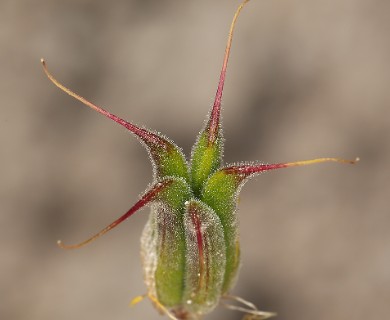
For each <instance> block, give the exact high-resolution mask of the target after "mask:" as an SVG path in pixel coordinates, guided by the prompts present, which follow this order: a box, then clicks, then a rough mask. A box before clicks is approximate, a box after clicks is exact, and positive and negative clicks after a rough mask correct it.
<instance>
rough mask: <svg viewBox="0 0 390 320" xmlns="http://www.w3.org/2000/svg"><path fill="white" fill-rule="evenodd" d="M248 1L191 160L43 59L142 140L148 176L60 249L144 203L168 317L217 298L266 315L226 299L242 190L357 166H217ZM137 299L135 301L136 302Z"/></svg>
mask: <svg viewBox="0 0 390 320" xmlns="http://www.w3.org/2000/svg"><path fill="white" fill-rule="evenodd" d="M248 1H249V0H245V1H244V2H243V3H242V4H241V5H240V6H239V8H238V9H237V11H236V13H235V15H234V18H233V22H232V24H231V28H230V32H229V36H228V41H227V45H226V51H225V56H224V60H223V65H222V70H221V75H220V79H219V84H218V88H217V92H216V96H215V101H214V105H213V106H212V109H211V111H210V113H209V116H208V118H207V120H206V123H205V125H204V127H203V129H202V130H201V132H200V134H199V136H198V137H197V139H196V142H195V144H194V147H193V148H192V152H191V159H190V161H189V162H187V160H186V158H185V156H184V154H183V152H182V151H181V149H180V148H179V147H178V146H177V145H176V144H175V143H174V142H172V141H171V140H169V139H168V138H166V137H164V136H163V135H161V134H160V133H156V132H153V131H151V130H147V129H144V128H141V127H138V126H136V125H134V124H132V123H130V122H128V121H125V120H123V119H121V118H119V117H117V116H115V115H113V114H111V113H110V112H108V111H106V110H104V109H103V108H101V107H99V106H97V105H95V104H93V103H92V102H90V101H88V100H86V99H85V98H83V97H81V96H80V95H78V94H76V93H74V92H73V91H71V90H70V89H68V88H66V87H65V86H63V85H62V84H61V83H60V82H58V81H57V80H56V79H55V78H54V77H53V76H52V75H51V73H49V71H48V69H47V67H46V64H45V62H44V60H43V59H42V64H43V67H44V71H45V73H46V75H47V76H48V77H49V79H50V80H51V81H52V82H53V83H54V84H55V85H56V86H57V87H59V88H60V89H61V90H63V91H64V92H66V93H67V94H69V95H71V96H72V97H74V98H76V99H77V100H79V101H81V102H82V103H84V104H85V105H86V106H88V107H90V108H92V109H94V110H95V111H97V112H99V113H101V114H103V115H104V116H106V117H108V118H110V119H112V120H113V121H115V122H117V123H118V124H120V125H122V126H124V127H125V128H126V129H127V130H129V131H130V132H131V133H132V134H134V135H135V136H136V137H138V138H139V139H140V140H141V142H142V144H143V145H144V146H145V148H146V149H147V151H148V153H149V155H150V158H151V161H152V163H153V172H154V182H153V184H152V186H151V187H150V188H149V189H147V190H146V191H145V193H144V195H143V196H142V197H141V199H140V200H139V201H138V202H136V203H135V204H134V205H133V206H132V207H131V208H130V209H129V210H128V211H127V212H126V213H125V214H124V215H122V216H121V217H120V218H118V219H117V220H116V221H114V222H113V223H111V224H110V225H109V226H107V227H106V228H104V229H103V230H102V231H100V232H99V233H98V234H96V235H95V236H93V237H91V238H89V239H87V240H85V241H84V242H82V243H80V244H77V245H70V246H69V245H64V244H62V242H60V241H59V243H58V244H59V246H60V247H62V248H66V249H71V248H80V247H81V246H83V245H85V244H87V243H89V242H91V241H93V240H95V239H96V238H98V237H99V236H101V235H103V234H104V233H106V232H108V231H109V230H111V229H112V228H114V227H115V226H117V225H118V224H120V223H121V222H122V221H124V220H126V219H127V218H128V217H130V216H131V215H132V214H133V213H135V212H136V211H137V210H139V209H140V208H142V207H144V206H146V205H150V206H151V213H150V216H149V220H148V222H147V224H146V226H145V229H144V231H143V234H142V238H141V256H142V262H143V269H144V278H145V283H146V286H147V288H148V293H147V296H148V297H149V298H150V300H151V301H152V302H153V304H154V305H155V307H156V308H157V309H158V310H159V311H161V312H163V313H165V314H166V315H168V316H169V317H170V318H171V319H198V318H200V317H201V316H202V315H204V314H207V313H209V312H210V311H212V310H213V309H214V308H215V307H216V306H217V305H218V303H219V302H220V300H221V298H224V299H226V300H234V301H235V302H236V303H240V304H241V305H242V306H234V305H230V304H226V305H227V307H228V308H230V309H233V310H239V311H243V312H246V313H247V314H248V315H247V319H266V318H268V317H270V316H272V315H273V314H272V313H268V312H262V311H259V310H258V309H257V308H256V307H255V306H254V305H253V304H251V303H249V302H247V301H245V300H243V299H241V298H238V297H234V296H230V295H229V292H230V290H231V289H232V288H233V286H234V284H235V282H236V279H237V274H238V270H239V266H240V245H239V234H238V222H237V212H236V207H237V198H238V194H239V192H240V190H241V187H242V186H243V185H244V184H245V182H246V181H248V180H249V179H250V178H252V177H253V176H255V175H258V174H259V173H261V172H263V171H268V170H273V169H280V168H287V167H292V166H302V165H308V164H314V163H320V162H329V161H333V162H341V163H354V162H355V161H356V160H354V161H349V160H343V159H337V158H319V159H314V160H306V161H297V162H287V163H277V164H261V163H251V164H248V163H242V164H235V165H223V164H222V154H223V134H222V126H221V123H220V112H221V100H222V92H223V86H224V81H225V75H226V69H227V64H228V59H229V54H230V47H231V43H232V38H233V31H234V26H235V23H236V19H237V17H238V15H239V13H240V11H241V9H242V8H243V6H244V5H245V4H246V3H247V2H248ZM139 300H140V298H139V297H137V298H136V299H135V300H134V302H138V301H139Z"/></svg>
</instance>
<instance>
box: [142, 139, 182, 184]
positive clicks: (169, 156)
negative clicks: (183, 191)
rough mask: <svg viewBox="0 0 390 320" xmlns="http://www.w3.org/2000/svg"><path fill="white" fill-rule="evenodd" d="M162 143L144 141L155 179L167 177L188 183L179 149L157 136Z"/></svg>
mask: <svg viewBox="0 0 390 320" xmlns="http://www.w3.org/2000/svg"><path fill="white" fill-rule="evenodd" d="M158 137H159V138H160V139H162V140H161V141H162V142H163V143H160V144H157V143H151V142H149V141H144V140H143V142H144V145H145V146H146V148H147V150H148V151H149V154H150V157H151V160H152V163H153V172H154V176H155V179H161V178H164V177H168V176H173V177H181V178H184V179H185V180H186V181H187V182H189V176H188V166H187V161H186V160H185V157H184V154H183V152H182V151H181V149H180V148H179V147H178V146H177V145H176V144H175V143H173V142H172V141H170V140H168V139H166V138H164V137H163V136H161V135H158Z"/></svg>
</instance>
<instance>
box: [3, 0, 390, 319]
mask: <svg viewBox="0 0 390 320" xmlns="http://www.w3.org/2000/svg"><path fill="white" fill-rule="evenodd" d="M237 5H238V1H226V0H208V1H205V0H198V1H173V0H171V1H149V0H125V1H124V0H119V1H97V0H78V1H75V0H74V1H58V0H54V1H53V0H50V1H48V0H36V1H27V0H22V1H13V0H2V1H1V2H0V57H1V60H0V70H1V73H0V99H1V116H0V148H1V154H0V170H1V172H0V176H1V180H0V223H1V225H0V226H1V231H0V297H1V298H0V319H3V320H21V319H28V320H49V319H56V320H65V319H66V320H69V319H94V320H102V319H116V320H119V319H123V320H125V319H126V320H127V319H160V316H159V315H158V314H157V313H156V311H155V310H154V309H153V308H152V307H151V305H150V304H149V303H148V302H143V303H141V304H140V305H138V306H136V307H135V308H128V307H127V304H128V302H129V301H130V300H131V298H132V297H134V296H135V295H138V294H142V293H144V292H145V286H144V284H143V281H142V269H141V266H140V258H139V237H140V235H141V232H142V228H143V225H144V224H145V221H146V219H147V215H148V210H143V211H142V212H139V213H138V214H136V215H135V216H133V217H132V218H131V219H130V220H129V221H127V222H126V223H125V224H123V225H122V226H121V227H119V228H118V229H117V230H115V231H114V232H112V233H111V234H108V235H106V236H104V238H101V239H99V240H98V241H96V242H95V243H94V244H92V245H90V246H88V247H85V248H83V249H81V250H78V251H62V250H60V249H58V248H57V246H56V241H57V239H62V240H64V241H65V242H68V243H72V242H77V241H81V240H83V239H84V238H85V237H87V236H89V235H91V234H92V233H94V232H96V231H98V230H99V229H100V228H102V227H103V226H105V225H106V224H108V223H109V222H111V221H112V220H114V219H115V218H116V217H118V216H119V215H120V214H122V213H123V212H125V211H126V210H127V209H128V208H129V207H130V206H131V205H132V204H133V203H134V202H135V201H136V200H137V199H138V195H139V194H141V193H142V192H143V190H144V189H145V188H146V186H147V185H148V184H149V183H150V182H151V181H152V170H151V166H150V164H149V161H148V158H147V155H146V152H145V151H144V150H143V149H142V147H141V146H140V144H139V143H138V142H137V140H136V139H135V138H134V137H132V136H130V135H129V134H127V133H126V132H125V130H123V129H122V128H120V127H119V126H117V125H115V124H114V123H112V122H110V121H108V120H106V119H104V118H103V117H101V116H99V115H97V114H95V113H93V112H92V111H90V110H89V109H87V108H85V107H83V106H81V104H80V103H78V102H77V101H75V100H74V99H72V98H70V97H68V96H66V95H65V94H63V93H62V92H60V91H59V90H57V89H56V88H55V87H54V86H53V85H52V84H51V83H50V82H49V81H48V80H47V79H46V78H45V76H44V74H43V72H42V70H41V66H40V63H39V59H40V58H41V57H44V58H46V60H47V62H48V65H49V67H50V69H51V70H52V72H53V73H54V74H55V75H56V76H57V77H58V78H59V79H61V81H63V82H64V83H65V84H67V85H68V86H69V87H71V88H74V89H75V90H76V91H77V92H79V93H81V94H82V95H84V96H86V97H88V98H90V99H91V100H92V101H94V102H96V103H98V104H100V105H103V106H106V107H108V108H109V110H110V111H112V112H113V113H115V114H118V115H120V116H122V117H124V118H125V119H128V120H131V121H134V122H135V123H137V124H145V125H146V126H148V127H150V128H153V129H156V130H159V131H161V132H163V133H165V134H166V135H168V136H169V137H171V138H172V139H173V140H175V141H176V142H177V143H178V144H179V145H180V146H182V147H183V148H184V151H185V153H186V154H187V155H188V154H189V153H190V150H191V145H192V143H193V142H194V139H195V136H196V134H197V132H198V131H199V130H200V128H201V126H202V124H203V121H204V119H205V116H206V113H207V112H208V110H209V106H210V105H211V104H212V101H213V97H214V92H215V89H216V85H217V80H218V77H219V71H220V67H221V64H222V56H223V52H224V47H225V41H226V36H227V31H228V27H229V25H230V21H231V18H232V15H233V12H234V10H235V9H236V7H237ZM389 14H390V2H389V1H387V0H355V1H350V0H337V1H336V0H323V1H309V0H303V1H288V0H273V1H260V0H253V1H251V3H249V5H248V6H247V7H246V8H245V9H244V11H243V12H242V15H241V17H240V19H239V22H238V25H237V30H236V33H235V36H236V38H235V40H234V42H233V49H232V55H231V60H230V67H229V70H228V76H227V82H226V86H225V95H224V110H223V122H224V129H225V136H226V145H225V146H226V151H225V160H226V162H235V161H240V160H256V159H258V160H262V161H264V162H269V163H272V162H283V161H293V160H301V159H310V158H314V157H322V156H340V157H345V158H352V159H353V158H355V157H356V156H360V158H361V162H360V163H359V164H358V165H356V166H349V165H339V164H323V165H318V166H311V167H306V168H293V169H286V170H280V171H277V172H276V171H275V172H270V173H266V174H263V175H262V176H261V177H259V178H257V179H255V180H254V181H251V182H249V183H248V184H247V185H246V186H245V187H244V189H243V190H242V195H241V198H240V210H239V214H240V222H241V235H242V236H241V243H242V252H243V253H242V260H243V266H242V269H241V276H240V278H239V281H238V285H237V286H236V288H235V290H234V292H233V293H234V294H237V295H240V296H242V297H244V298H246V299H248V300H250V301H253V302H255V303H256V304H258V305H259V306H260V307H261V308H262V309H264V310H270V311H276V312H278V313H279V317H278V318H277V319H280V320H287V319H288V320H298V319H299V320H302V319H316V320H325V319H326V320H328V319H332V320H344V319H354V320H362V319H367V318H370V319H374V318H375V319H387V318H388V315H389V312H390V305H389V301H390V169H389V164H390V147H389V139H390V93H389V92H390V87H389V85H390V37H389V30H390V19H389ZM240 317H241V315H240V314H238V313H235V312H232V311H225V310H223V309H222V308H219V309H217V311H216V312H215V313H213V314H211V315H210V316H209V317H208V319H240Z"/></svg>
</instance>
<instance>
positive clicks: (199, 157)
mask: <svg viewBox="0 0 390 320" xmlns="http://www.w3.org/2000/svg"><path fill="white" fill-rule="evenodd" d="M222 149H223V138H222V135H221V130H219V134H218V135H217V138H216V139H215V141H214V142H213V143H210V142H209V135H208V132H207V129H205V130H204V131H203V132H201V133H200V135H199V137H198V139H197V141H196V143H195V145H194V146H193V148H192V154H191V159H192V161H191V185H192V190H193V191H194V194H195V195H196V196H199V195H200V192H201V190H202V186H203V184H204V182H205V181H206V180H207V178H208V177H209V176H210V174H212V173H213V172H214V171H215V170H217V169H218V168H219V167H220V165H221V161H222Z"/></svg>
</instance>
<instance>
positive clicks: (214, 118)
mask: <svg viewBox="0 0 390 320" xmlns="http://www.w3.org/2000/svg"><path fill="white" fill-rule="evenodd" d="M248 2H249V0H245V1H243V2H242V3H241V4H240V6H239V7H238V9H237V10H236V13H235V14H234V17H233V21H232V24H231V26H230V30H229V36H228V40H227V43H226V49H225V57H224V59H223V64H222V70H221V75H220V77H219V83H218V88H217V92H216V94H215V100H214V105H213V109H212V110H211V114H210V120H209V121H210V122H209V125H208V131H209V136H208V141H209V144H213V143H214V141H215V140H216V139H217V136H218V127H219V119H220V113H221V100H222V93H223V86H224V84H225V76H226V69H227V65H228V61H229V55H230V48H231V45H232V40H233V32H234V27H235V25H236V21H237V18H238V16H239V15H240V12H241V10H242V8H243V7H244V6H245V4H247V3H248Z"/></svg>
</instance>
